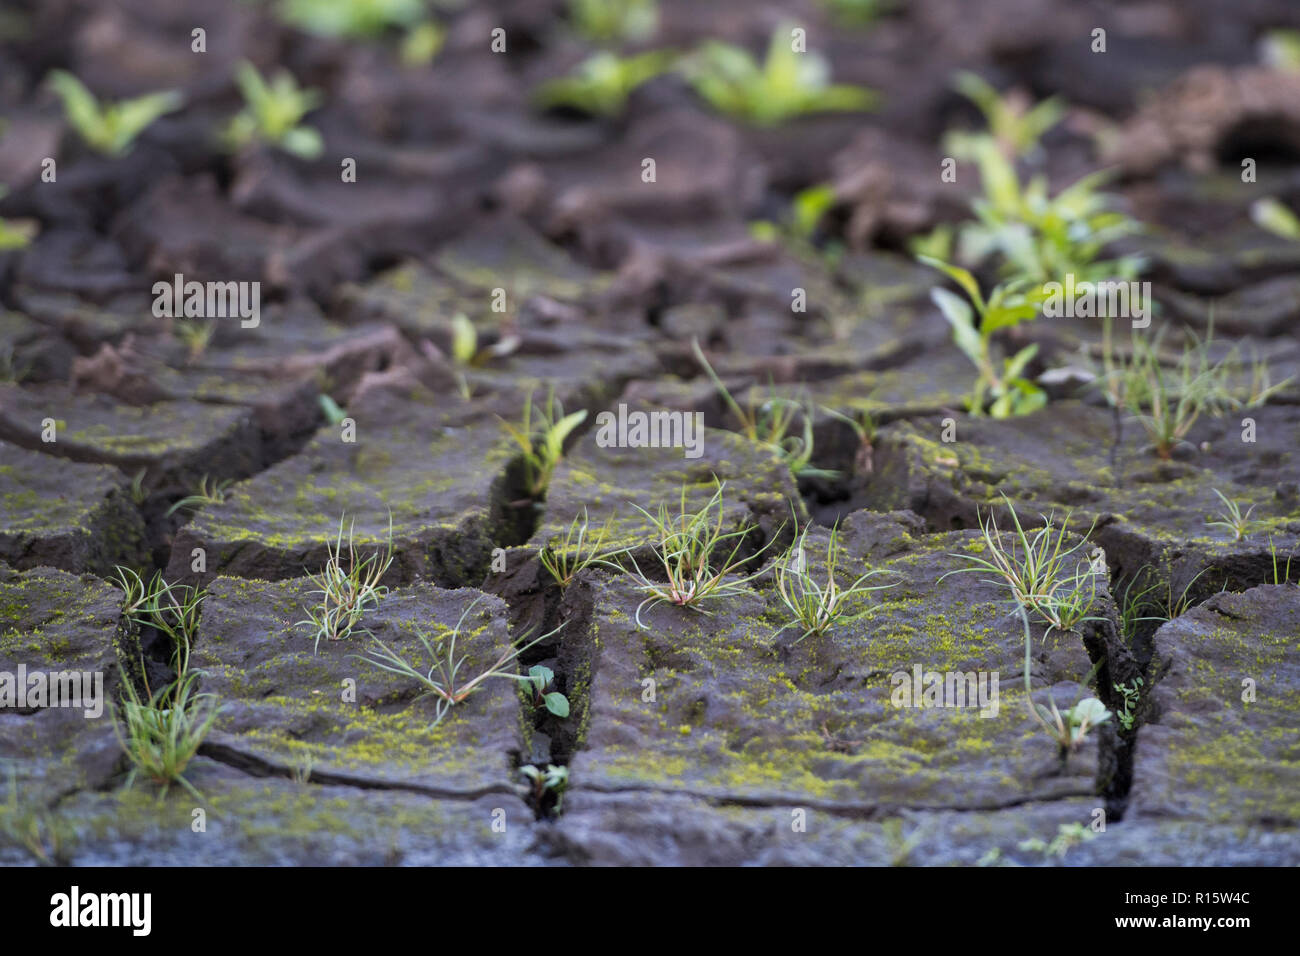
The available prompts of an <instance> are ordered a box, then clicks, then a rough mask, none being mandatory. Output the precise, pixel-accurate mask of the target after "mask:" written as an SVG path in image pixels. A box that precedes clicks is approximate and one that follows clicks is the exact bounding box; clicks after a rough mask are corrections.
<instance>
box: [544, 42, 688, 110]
mask: <svg viewBox="0 0 1300 956" xmlns="http://www.w3.org/2000/svg"><path fill="white" fill-rule="evenodd" d="M675 58H676V57H675V54H673V53H669V52H667V51H665V50H652V51H651V52H649V53H642V54H640V55H638V56H629V57H620V56H618V55H617V54H615V53H611V52H609V51H608V50H600V51H598V52H596V53H593V54H592V55H591V56H589V57H587V59H585V60H583V61H582V62H581V63H579V64H578V65H577V66H576V67H574V70H573V72H572V73H571V74H570V75H569V76H562V77H558V78H556V79H553V80H547V81H546V82H545V83H543V84H542V85H541V86H540V87H538V89H537V94H536V97H535V99H536V102H537V104H538V106H540V107H542V108H543V109H549V108H551V107H555V106H568V107H571V108H573V109H576V110H581V111H582V112H584V113H590V114H591V115H593V116H616V115H618V114H619V113H621V112H622V111H623V107H624V106H625V105H626V104H627V98H628V97H629V96H630V95H631V94H632V91H633V90H635V89H636V88H637V87H638V86H641V85H642V84H643V83H647V82H649V81H650V80H652V79H654V78H655V77H656V76H659V75H661V74H663V73H665V72H666V71H668V70H669V69H671V67H672V65H673V61H674V60H675Z"/></svg>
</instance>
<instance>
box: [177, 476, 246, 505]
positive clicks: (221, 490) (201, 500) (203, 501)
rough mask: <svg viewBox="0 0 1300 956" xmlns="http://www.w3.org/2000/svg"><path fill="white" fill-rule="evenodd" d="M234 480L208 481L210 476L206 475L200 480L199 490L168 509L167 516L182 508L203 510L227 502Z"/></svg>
mask: <svg viewBox="0 0 1300 956" xmlns="http://www.w3.org/2000/svg"><path fill="white" fill-rule="evenodd" d="M231 483H232V480H231V479H229V478H227V479H225V480H224V481H215V480H214V481H212V482H209V481H208V476H207V475H204V476H203V477H202V478H201V479H199V490H198V492H196V493H195V494H192V495H186V496H185V497H184V498H182V499H181V500H180V501H178V502H176V503H175V504H174V505H172V506H171V507H170V508H168V509H167V514H168V515H172V514H175V513H176V512H177V511H180V510H181V509H182V508H202V507H203V506H204V505H219V504H222V503H223V502H225V500H226V489H227V488H229V487H230V485H231Z"/></svg>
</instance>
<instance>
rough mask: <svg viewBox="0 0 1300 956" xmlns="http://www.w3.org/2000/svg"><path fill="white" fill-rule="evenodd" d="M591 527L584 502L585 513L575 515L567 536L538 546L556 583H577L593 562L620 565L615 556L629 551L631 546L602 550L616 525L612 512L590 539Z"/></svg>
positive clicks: (561, 585) (540, 556)
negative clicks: (615, 549) (614, 561)
mask: <svg viewBox="0 0 1300 956" xmlns="http://www.w3.org/2000/svg"><path fill="white" fill-rule="evenodd" d="M587 527H588V518H587V509H586V506H584V507H583V509H582V515H581V517H575V518H574V519H573V521H571V522H570V523H569V528H568V530H567V531H565V533H564V537H563V538H552V539H551V540H550V541H548V542H547V543H546V544H545V545H544V546H543V547H541V548H539V549H538V552H537V559H538V561H540V562H541V564H542V567H544V568H545V569H546V570H547V571H549V572H550V575H551V577H553V578H554V579H555V583H556V584H558V585H559V586H560V587H561V588H567V587H568V586H569V585H570V584H572V583H573V581H574V579H575V578H576V577H577V576H578V573H579V572H581V571H583V570H584V569H586V568H588V567H591V566H592V565H593V564H597V565H606V566H611V567H616V565H614V564H613V562H612V561H611V559H612V558H615V557H617V556H618V555H620V554H623V553H625V552H626V551H627V548H620V549H618V550H617V551H601V546H602V545H603V544H604V543H605V538H606V537H607V536H608V535H609V531H610V529H611V527H613V517H612V516H611V517H610V518H608V519H606V521H605V523H604V524H603V525H601V527H600V529H599V530H598V531H596V533H595V535H594V537H593V539H592V540H591V541H590V542H588V541H587Z"/></svg>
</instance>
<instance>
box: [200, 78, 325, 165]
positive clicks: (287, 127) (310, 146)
mask: <svg viewBox="0 0 1300 956" xmlns="http://www.w3.org/2000/svg"><path fill="white" fill-rule="evenodd" d="M235 82H236V83H238V84H239V89H240V92H241V93H243V95H244V104H245V105H244V108H243V109H242V110H240V111H239V113H238V114H236V116H235V117H234V119H232V120H231V121H230V123H229V124H228V125H227V127H226V129H225V133H224V138H225V141H226V143H227V145H229V146H230V147H231V148H232V149H244V148H246V147H248V146H250V145H252V144H253V143H265V144H267V145H270V146H276V147H278V148H280V149H282V150H284V151H285V152H286V153H289V154H291V155H293V156H297V157H298V158H299V159H315V158H316V157H318V156H320V154H321V153H322V151H324V149H325V144H324V142H323V141H322V140H321V135H320V133H319V132H317V130H316V129H314V128H313V127H311V126H303V125H302V119H303V117H304V116H306V115H307V114H308V113H310V112H311V111H312V110H314V109H315V108H316V107H317V106H319V105H320V102H321V97H320V93H319V92H317V91H316V90H311V89H302V88H300V87H299V86H298V81H297V80H295V79H294V78H293V76H292V75H291V74H290V73H289V72H288V71H287V70H281V71H280V72H278V73H277V74H276V75H275V76H274V77H272V78H271V82H270V83H267V82H266V81H265V80H264V79H262V74H261V73H259V72H258V71H257V68H256V67H255V66H253V64H251V63H249V62H248V61H247V60H241V61H240V63H239V65H238V66H237V67H235Z"/></svg>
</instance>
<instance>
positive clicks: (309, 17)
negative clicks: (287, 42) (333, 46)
mask: <svg viewBox="0 0 1300 956" xmlns="http://www.w3.org/2000/svg"><path fill="white" fill-rule="evenodd" d="M276 12H277V13H278V14H279V16H280V19H281V20H283V21H284V22H285V23H287V24H289V25H290V26H294V27H298V28H299V29H301V30H305V31H307V32H308V33H314V34H316V35H318V36H327V37H374V36H378V35H379V34H381V33H383V32H384V31H385V30H387V29H390V28H394V27H398V28H408V27H413V26H415V25H416V24H418V23H419V22H420V21H421V20H422V19H423V18H424V16H425V4H424V0H280V3H279V4H278V6H277V7H276Z"/></svg>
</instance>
